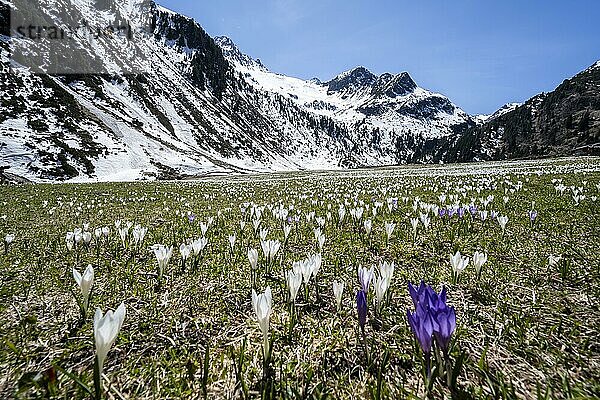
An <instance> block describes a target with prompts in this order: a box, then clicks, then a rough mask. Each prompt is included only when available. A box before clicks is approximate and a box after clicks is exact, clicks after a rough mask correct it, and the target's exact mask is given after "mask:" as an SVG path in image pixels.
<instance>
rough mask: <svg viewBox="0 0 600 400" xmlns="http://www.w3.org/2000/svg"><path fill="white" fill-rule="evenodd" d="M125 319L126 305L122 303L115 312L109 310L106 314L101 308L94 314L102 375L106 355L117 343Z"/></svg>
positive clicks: (97, 355)
mask: <svg viewBox="0 0 600 400" xmlns="http://www.w3.org/2000/svg"><path fill="white" fill-rule="evenodd" d="M124 320H125V305H124V304H122V303H121V305H120V306H119V307H118V308H117V309H116V310H115V312H113V311H110V310H109V311H107V312H106V314H104V315H103V314H102V311H101V310H100V309H99V308H98V309H96V314H95V315H94V341H95V343H96V357H97V360H98V369H99V372H100V375H102V368H103V367H104V360H105V359H106V355H107V354H108V352H109V351H110V348H111V347H112V345H113V344H114V343H115V340H116V339H117V336H118V335H119V332H120V331H121V327H122V326H123V321H124Z"/></svg>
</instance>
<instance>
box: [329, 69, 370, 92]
mask: <svg viewBox="0 0 600 400" xmlns="http://www.w3.org/2000/svg"><path fill="white" fill-rule="evenodd" d="M376 81H377V76H376V75H375V74H373V73H372V72H371V71H369V70H368V69H367V68H365V67H362V66H359V67H356V68H353V69H351V70H349V71H346V72H342V73H341V74H339V75H338V76H336V77H335V78H333V79H332V80H331V81H329V82H328V85H329V92H356V91H358V90H360V89H364V88H368V87H371V86H372V85H373V84H374V83H375V82H376Z"/></svg>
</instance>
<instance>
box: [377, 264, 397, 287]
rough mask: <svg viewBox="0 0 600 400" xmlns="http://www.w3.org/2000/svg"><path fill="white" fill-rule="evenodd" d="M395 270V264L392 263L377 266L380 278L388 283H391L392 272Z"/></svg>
mask: <svg viewBox="0 0 600 400" xmlns="http://www.w3.org/2000/svg"><path fill="white" fill-rule="evenodd" d="M395 269H396V264H394V263H393V262H390V263H388V262H387V261H384V262H382V263H381V264H379V273H380V274H381V276H382V277H384V278H386V279H387V280H388V283H390V282H392V277H393V276H394V270H395Z"/></svg>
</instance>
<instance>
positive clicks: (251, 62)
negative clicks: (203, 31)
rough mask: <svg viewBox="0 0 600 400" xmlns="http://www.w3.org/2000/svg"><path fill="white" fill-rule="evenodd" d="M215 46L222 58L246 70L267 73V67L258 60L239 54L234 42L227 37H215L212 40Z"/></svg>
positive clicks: (239, 51)
mask: <svg viewBox="0 0 600 400" xmlns="http://www.w3.org/2000/svg"><path fill="white" fill-rule="evenodd" d="M214 41H215V43H216V44H217V46H219V47H220V48H221V51H222V52H223V56H225V58H226V59H227V60H228V61H229V62H231V63H233V64H237V65H240V66H242V67H246V68H255V69H258V70H261V71H268V69H267V67H265V66H264V65H263V63H262V62H261V61H260V60H259V59H254V58H252V57H250V56H249V55H246V54H244V53H242V52H241V50H240V49H239V47H238V46H237V45H236V44H235V42H234V41H233V40H232V39H231V38H230V37H228V36H216V37H215V38H214Z"/></svg>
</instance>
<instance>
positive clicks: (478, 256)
mask: <svg viewBox="0 0 600 400" xmlns="http://www.w3.org/2000/svg"><path fill="white" fill-rule="evenodd" d="M487 259H488V256H487V254H485V253H481V252H479V251H476V252H475V254H473V265H474V266H475V270H476V271H477V275H479V274H481V267H483V264H485V263H486V262H487Z"/></svg>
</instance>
